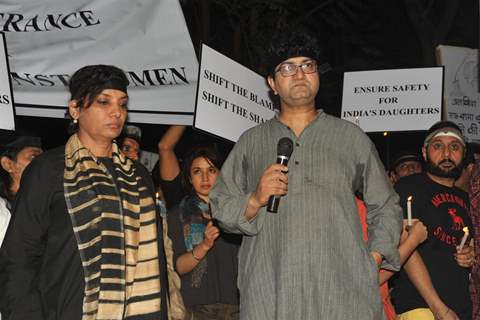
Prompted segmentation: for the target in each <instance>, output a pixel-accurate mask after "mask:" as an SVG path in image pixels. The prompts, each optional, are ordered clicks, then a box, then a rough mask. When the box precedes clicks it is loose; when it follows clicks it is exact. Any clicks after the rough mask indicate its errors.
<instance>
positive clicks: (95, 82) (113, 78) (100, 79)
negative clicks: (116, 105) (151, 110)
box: [68, 64, 129, 108]
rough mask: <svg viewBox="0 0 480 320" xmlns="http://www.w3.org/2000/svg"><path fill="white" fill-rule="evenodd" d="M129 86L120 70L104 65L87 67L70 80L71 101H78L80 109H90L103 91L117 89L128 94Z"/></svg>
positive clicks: (76, 72) (78, 71) (79, 70)
mask: <svg viewBox="0 0 480 320" xmlns="http://www.w3.org/2000/svg"><path fill="white" fill-rule="evenodd" d="M128 84H129V81H128V79H127V76H126V75H125V73H124V72H123V70H121V69H120V68H117V67H115V66H109V65H102V64H98V65H90V66H85V67H83V68H80V69H78V70H77V71H75V73H74V74H73V75H72V77H71V78H70V82H69V85H68V88H69V90H70V95H71V96H70V100H75V101H77V105H78V107H80V108H82V107H84V108H88V107H89V106H90V105H91V104H92V103H93V100H94V99H95V98H96V97H97V96H98V95H99V94H100V93H101V92H102V91H103V90H105V89H117V90H120V91H123V92H125V93H126V92H127V86H128Z"/></svg>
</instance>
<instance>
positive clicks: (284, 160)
mask: <svg viewBox="0 0 480 320" xmlns="http://www.w3.org/2000/svg"><path fill="white" fill-rule="evenodd" d="M292 152H293V141H292V139H290V138H287V137H283V138H281V139H280V140H278V145H277V163H279V164H283V165H285V166H286V165H288V159H289V158H290V156H291V155H292ZM279 203H280V197H279V196H270V198H268V204H267V211H268V212H272V213H277V211H278V204H279Z"/></svg>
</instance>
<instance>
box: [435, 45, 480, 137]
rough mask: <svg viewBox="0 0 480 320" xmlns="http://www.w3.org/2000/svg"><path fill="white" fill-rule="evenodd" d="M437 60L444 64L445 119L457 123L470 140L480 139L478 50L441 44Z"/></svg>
mask: <svg viewBox="0 0 480 320" xmlns="http://www.w3.org/2000/svg"><path fill="white" fill-rule="evenodd" d="M437 60H438V63H439V64H440V65H443V66H445V91H444V92H445V110H444V118H445V119H447V120H450V121H452V122H454V123H456V124H457V125H458V126H459V127H460V129H462V131H463V134H464V135H465V137H466V138H467V140H469V141H474V142H480V93H479V88H478V49H470V48H462V47H452V46H438V47H437Z"/></svg>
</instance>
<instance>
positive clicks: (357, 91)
mask: <svg viewBox="0 0 480 320" xmlns="http://www.w3.org/2000/svg"><path fill="white" fill-rule="evenodd" d="M442 82H443V68H442V67H433V68H415V69H393V70H373V71H356V72H345V74H344V78H343V100H342V118H343V119H345V120H348V121H351V122H353V123H356V124H357V125H358V126H360V128H362V129H363V130H364V131H365V132H376V131H409V130H427V129H428V128H429V127H430V126H431V125H432V124H434V123H435V122H437V121H439V120H440V119H441V107H442V88H443V87H442Z"/></svg>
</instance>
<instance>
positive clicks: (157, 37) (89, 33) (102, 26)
mask: <svg viewBox="0 0 480 320" xmlns="http://www.w3.org/2000/svg"><path fill="white" fill-rule="evenodd" d="M0 13H1V14H0V31H3V32H5V35H6V41H7V45H8V53H9V62H10V68H11V70H10V71H11V72H10V77H11V81H12V85H13V93H14V98H15V110H16V114H17V115H28V116H39V117H56V118H63V117H64V115H65V111H66V106H67V103H68V99H69V98H70V97H69V94H68V88H67V86H68V81H69V79H70V76H71V75H72V74H73V72H74V71H75V70H77V69H79V68H80V67H83V66H85V65H92V64H107V65H115V66H117V67H119V68H121V69H123V70H124V71H125V73H126V75H127V78H128V80H129V81H130V85H129V88H128V90H129V92H128V94H129V97H130V101H129V121H131V122H144V123H164V124H192V121H193V109H194V103H195V88H196V81H197V74H198V62H197V58H196V55H195V51H194V49H193V45H192V41H191V39H190V36H189V33H188V30H187V26H186V24H185V19H184V17H183V13H182V10H181V7H180V3H179V2H178V0H115V1H105V0H42V1H31V0H17V1H15V4H14V5H13V4H11V3H9V4H7V3H6V1H3V4H0Z"/></svg>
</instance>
